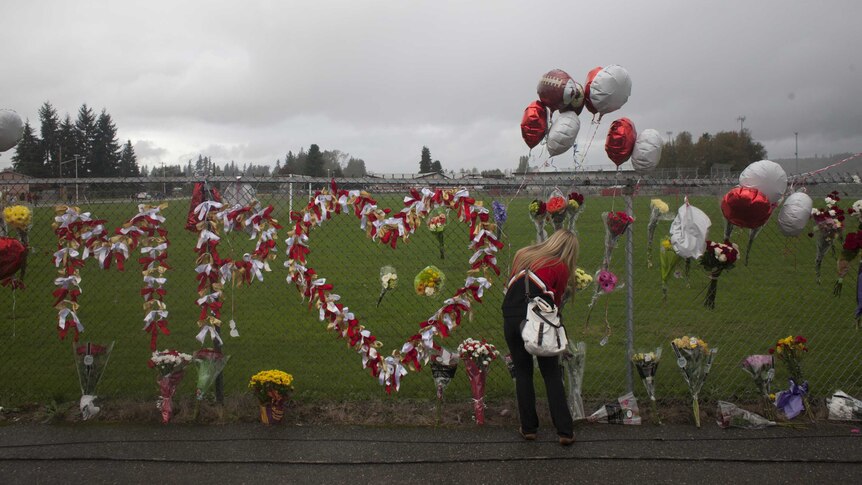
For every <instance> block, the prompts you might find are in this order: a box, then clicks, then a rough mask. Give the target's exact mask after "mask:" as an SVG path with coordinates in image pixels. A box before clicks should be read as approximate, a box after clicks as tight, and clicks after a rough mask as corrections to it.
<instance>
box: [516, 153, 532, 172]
mask: <svg viewBox="0 0 862 485" xmlns="http://www.w3.org/2000/svg"><path fill="white" fill-rule="evenodd" d="M529 171H530V157H528V156H527V155H521V157H520V158H519V159H518V168H517V169H515V172H516V173H521V174H524V173H528V172H529Z"/></svg>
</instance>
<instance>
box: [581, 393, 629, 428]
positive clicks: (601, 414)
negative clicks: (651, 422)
mask: <svg viewBox="0 0 862 485" xmlns="http://www.w3.org/2000/svg"><path fill="white" fill-rule="evenodd" d="M587 421H589V422H590V423H607V424H634V425H638V424H641V417H640V413H639V411H638V401H637V399H635V395H634V394H632V393H631V392H630V393H628V394H625V395H623V396H620V397H619V398H618V399H617V402H613V403H610V404H605V405H604V406H602V407H600V408H599V409H598V410H597V411H596V412H594V413H593V414H591V415H590V416H589V417H588V418H587Z"/></svg>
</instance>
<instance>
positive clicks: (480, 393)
mask: <svg viewBox="0 0 862 485" xmlns="http://www.w3.org/2000/svg"><path fill="white" fill-rule="evenodd" d="M458 355H459V356H460V357H461V361H462V362H464V370H465V371H466V372H467V377H468V378H469V379H470V391H471V393H472V394H473V415H474V418H475V419H476V424H479V425H483V424H485V381H486V380H487V378H488V368H489V367H490V366H491V361H493V360H494V359H496V358H497V356H499V355H500V352H499V351H497V348H496V347H494V345H492V344H489V343H488V342H486V341H485V340H482V341H481V342H480V341H478V340H475V339H472V338H467V339H465V340H464V341H463V342H461V344H460V345H458Z"/></svg>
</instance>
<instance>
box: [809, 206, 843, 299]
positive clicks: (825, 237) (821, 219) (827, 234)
mask: <svg viewBox="0 0 862 485" xmlns="http://www.w3.org/2000/svg"><path fill="white" fill-rule="evenodd" d="M823 201H824V203H825V207H822V208H817V207H815V208H813V209H811V217H812V218H813V219H814V230H815V231H816V232H817V234H816V235H814V234H813V233H810V234H809V235H811V236H813V237H814V243H815V245H816V247H817V256H816V257H815V258H814V271H815V273H816V274H817V283H818V284H819V283H820V266H821V265H822V264H823V257H824V256H826V251H829V249H832V248H833V244H834V243H835V240H836V239H840V237H841V232H842V231H843V230H844V210H843V209H841V207H839V206H838V202H840V201H841V197H839V196H838V191H837V190H836V191H832V192H831V193H830V194H829V195H827V196H826V197H825V198H824V199H823Z"/></svg>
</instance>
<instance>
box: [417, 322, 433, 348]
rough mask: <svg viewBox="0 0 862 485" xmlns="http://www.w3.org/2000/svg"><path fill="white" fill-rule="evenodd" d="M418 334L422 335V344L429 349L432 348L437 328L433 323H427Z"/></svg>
mask: <svg viewBox="0 0 862 485" xmlns="http://www.w3.org/2000/svg"><path fill="white" fill-rule="evenodd" d="M428 321H429V322H431V321H436V320H431V319H429V320H428ZM419 334H420V335H421V336H422V346H423V347H425V348H426V349H428V350H429V351H430V350H432V349H434V336H435V335H437V328H436V327H434V326H433V325H429V326H427V327H425V329H424V330H422V331H421V332H420V333H419Z"/></svg>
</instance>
